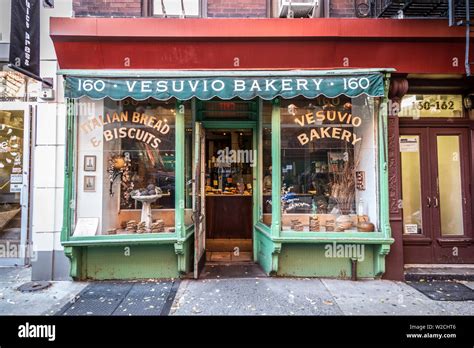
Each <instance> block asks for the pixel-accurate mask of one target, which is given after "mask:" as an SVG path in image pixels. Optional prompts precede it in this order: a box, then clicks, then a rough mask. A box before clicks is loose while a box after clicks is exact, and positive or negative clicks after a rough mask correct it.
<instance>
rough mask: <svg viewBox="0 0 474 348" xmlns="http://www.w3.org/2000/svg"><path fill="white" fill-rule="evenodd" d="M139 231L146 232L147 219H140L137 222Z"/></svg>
mask: <svg viewBox="0 0 474 348" xmlns="http://www.w3.org/2000/svg"><path fill="white" fill-rule="evenodd" d="M137 233H146V224H145V221H140V222H139V223H138V224H137Z"/></svg>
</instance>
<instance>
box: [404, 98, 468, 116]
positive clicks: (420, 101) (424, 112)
mask: <svg viewBox="0 0 474 348" xmlns="http://www.w3.org/2000/svg"><path fill="white" fill-rule="evenodd" d="M462 110H463V106H462V95H450V94H441V95H440V94H427V95H414V94H412V95H406V96H405V97H403V99H402V103H401V107H400V112H399V116H400V117H412V118H415V119H417V118H424V117H446V118H450V117H456V118H459V117H463V114H462Z"/></svg>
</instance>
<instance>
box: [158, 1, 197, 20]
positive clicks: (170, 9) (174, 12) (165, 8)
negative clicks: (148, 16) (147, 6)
mask: <svg viewBox="0 0 474 348" xmlns="http://www.w3.org/2000/svg"><path fill="white" fill-rule="evenodd" d="M199 4H200V2H199V0H184V1H183V5H184V13H185V15H186V17H189V16H193V17H196V16H199ZM165 12H166V15H167V16H174V17H177V16H181V15H182V13H183V10H182V8H181V1H180V0H154V1H153V15H154V16H163V15H164V13H165Z"/></svg>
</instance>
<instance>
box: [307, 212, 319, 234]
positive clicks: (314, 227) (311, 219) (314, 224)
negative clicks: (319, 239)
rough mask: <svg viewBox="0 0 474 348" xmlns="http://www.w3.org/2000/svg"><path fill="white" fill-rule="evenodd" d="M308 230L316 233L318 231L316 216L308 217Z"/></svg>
mask: <svg viewBox="0 0 474 348" xmlns="http://www.w3.org/2000/svg"><path fill="white" fill-rule="evenodd" d="M309 230H310V231H311V232H318V231H319V218H318V217H317V216H310V217H309Z"/></svg>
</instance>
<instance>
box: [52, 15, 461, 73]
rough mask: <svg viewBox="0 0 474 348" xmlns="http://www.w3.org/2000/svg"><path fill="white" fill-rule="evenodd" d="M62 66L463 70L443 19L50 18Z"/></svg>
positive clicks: (455, 39) (453, 31)
mask: <svg viewBox="0 0 474 348" xmlns="http://www.w3.org/2000/svg"><path fill="white" fill-rule="evenodd" d="M50 34H51V38H52V40H53V42H54V46H55V49H56V53H57V56H58V60H59V65H60V68H61V69H155V70H156V69H174V70H180V69H194V70H199V69H226V70H228V69H242V70H252V69H262V70H269V69H271V70H279V69H337V68H345V69H348V68H349V69H356V68H395V69H396V70H397V72H400V73H418V74H422V73H427V74H463V73H464V72H465V71H464V55H465V37H464V35H465V31H464V30H463V28H458V27H451V28H450V27H448V23H447V21H446V20H397V19H343V18H324V19H321V18H316V19H312V18H307V19H280V18H270V19H160V18H51V33H50Z"/></svg>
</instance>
